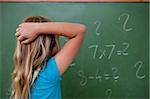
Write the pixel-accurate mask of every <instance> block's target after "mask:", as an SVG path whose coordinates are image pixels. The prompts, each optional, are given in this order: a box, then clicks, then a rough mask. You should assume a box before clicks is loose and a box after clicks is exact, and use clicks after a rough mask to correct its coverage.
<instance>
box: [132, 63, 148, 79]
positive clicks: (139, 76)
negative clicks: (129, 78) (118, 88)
mask: <svg viewBox="0 0 150 99" xmlns="http://www.w3.org/2000/svg"><path fill="white" fill-rule="evenodd" d="M142 66H143V62H142V61H138V62H136V63H135V65H134V67H135V68H137V71H136V78H138V79H144V78H145V77H146V75H139V72H140V70H141V68H142Z"/></svg>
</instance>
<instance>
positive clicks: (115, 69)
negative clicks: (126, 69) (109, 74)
mask: <svg viewBox="0 0 150 99" xmlns="http://www.w3.org/2000/svg"><path fill="white" fill-rule="evenodd" d="M112 70H113V71H114V72H113V78H114V79H115V82H117V81H118V79H119V75H117V73H118V68H117V67H112Z"/></svg>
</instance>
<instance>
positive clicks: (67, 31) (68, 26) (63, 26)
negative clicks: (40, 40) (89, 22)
mask: <svg viewBox="0 0 150 99" xmlns="http://www.w3.org/2000/svg"><path fill="white" fill-rule="evenodd" d="M85 28H86V27H85V25H83V24H79V23H67V22H46V23H39V30H38V32H39V34H41V33H45V34H56V35H60V36H66V37H68V38H73V37H75V36H77V35H78V34H83V33H84V32H85V30H86V29H85Z"/></svg>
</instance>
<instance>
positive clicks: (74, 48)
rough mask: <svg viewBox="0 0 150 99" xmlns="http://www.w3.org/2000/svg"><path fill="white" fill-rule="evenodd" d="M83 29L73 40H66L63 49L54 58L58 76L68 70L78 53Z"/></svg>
mask: <svg viewBox="0 0 150 99" xmlns="http://www.w3.org/2000/svg"><path fill="white" fill-rule="evenodd" d="M84 33H85V29H83V31H82V32H81V33H78V35H77V36H76V37H74V38H71V39H69V40H68V42H67V43H66V44H65V45H64V46H63V48H62V49H61V50H60V51H59V52H58V53H57V54H56V55H55V56H54V57H55V60H56V63H57V66H58V70H59V73H60V75H62V74H63V73H64V72H65V70H66V69H67V68H68V66H69V65H70V63H71V62H72V61H73V59H74V57H75V56H76V54H77V53H78V51H79V49H80V47H81V44H82V42H83V39H84Z"/></svg>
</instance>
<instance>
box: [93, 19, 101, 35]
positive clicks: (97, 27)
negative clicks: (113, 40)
mask: <svg viewBox="0 0 150 99" xmlns="http://www.w3.org/2000/svg"><path fill="white" fill-rule="evenodd" d="M94 24H96V35H97V36H99V35H100V34H101V33H100V32H99V29H100V27H101V22H100V21H99V20H96V21H95V22H94Z"/></svg>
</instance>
